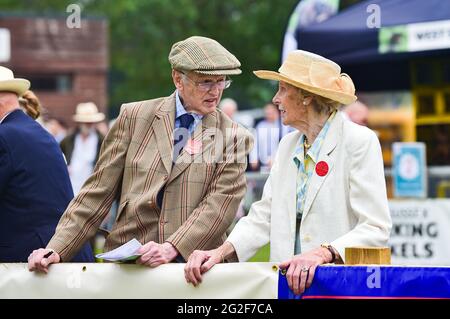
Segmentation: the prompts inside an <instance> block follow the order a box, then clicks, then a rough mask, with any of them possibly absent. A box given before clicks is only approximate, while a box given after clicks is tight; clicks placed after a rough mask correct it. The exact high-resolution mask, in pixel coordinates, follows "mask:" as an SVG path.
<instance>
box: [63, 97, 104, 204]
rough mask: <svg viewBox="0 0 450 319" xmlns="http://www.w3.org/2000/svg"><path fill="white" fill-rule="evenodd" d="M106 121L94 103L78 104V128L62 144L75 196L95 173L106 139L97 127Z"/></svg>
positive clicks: (74, 117)
mask: <svg viewBox="0 0 450 319" xmlns="http://www.w3.org/2000/svg"><path fill="white" fill-rule="evenodd" d="M104 119H105V115H104V114H103V113H101V112H99V111H98V108H97V106H96V105H95V104H94V103H93V102H87V103H80V104H78V105H77V107H76V111H75V115H74V116H73V120H74V121H75V123H77V127H76V129H75V131H74V132H72V133H71V134H69V135H67V136H66V137H65V138H64V139H63V140H62V141H61V143H60V146H61V150H62V151H63V153H64V156H65V157H66V160H67V165H68V167H69V173H70V180H71V182H72V188H73V192H74V193H75V195H77V194H78V193H79V191H80V189H81V187H82V186H83V184H84V182H85V181H86V180H87V179H88V178H89V176H91V174H92V172H93V171H94V166H95V164H96V163H97V160H98V156H99V154H100V148H101V145H102V143H103V139H104V136H103V134H102V133H100V132H99V130H98V129H97V128H96V125H97V124H98V123H100V122H102V121H103V120H104Z"/></svg>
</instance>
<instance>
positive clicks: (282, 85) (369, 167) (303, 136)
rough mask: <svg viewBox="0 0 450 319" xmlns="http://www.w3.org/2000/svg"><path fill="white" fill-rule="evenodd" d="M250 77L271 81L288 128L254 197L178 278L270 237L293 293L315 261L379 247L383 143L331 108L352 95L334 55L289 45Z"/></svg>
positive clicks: (384, 209) (385, 222)
mask: <svg viewBox="0 0 450 319" xmlns="http://www.w3.org/2000/svg"><path fill="white" fill-rule="evenodd" d="M255 74H256V76H258V77H260V78H262V79H268V80H275V81H279V87H278V92H277V93H276V95H275V96H274V98H273V103H274V104H275V105H277V106H278V108H279V109H280V111H281V116H282V120H283V124H285V125H289V126H292V127H294V128H295V129H296V131H295V132H292V133H290V134H288V135H286V136H285V137H284V138H283V139H282V140H281V142H280V145H279V148H278V152H277V155H276V157H275V160H274V163H273V166H272V169H271V172H270V176H269V178H268V180H267V182H266V184H265V187H264V192H263V195H262V199H261V200H260V201H258V202H256V203H254V204H253V205H252V207H251V208H250V212H249V214H248V215H247V216H246V217H243V218H242V219H241V220H240V221H239V222H238V223H237V225H236V227H235V228H234V229H233V231H232V232H231V234H230V236H229V237H228V239H227V241H226V242H225V243H224V244H223V245H222V246H221V247H219V248H217V249H215V250H209V251H195V252H194V253H193V254H192V255H191V257H190V258H189V260H188V263H187V264H186V267H185V277H186V279H187V281H188V282H191V283H193V284H194V285H197V284H198V283H199V282H200V281H201V277H202V273H204V272H206V271H207V270H209V269H210V268H211V267H212V266H213V265H214V264H216V263H219V262H222V261H223V260H224V259H226V258H231V259H235V260H236V259H237V260H239V261H246V260H248V259H249V258H251V257H252V256H253V255H254V254H255V253H256V251H257V250H258V249H259V248H260V247H262V246H264V245H266V244H267V243H269V242H270V260H271V261H273V262H281V263H280V265H279V266H280V268H281V269H287V273H286V277H287V281H288V284H289V287H290V288H291V289H292V290H293V292H294V293H295V294H301V293H303V292H304V291H305V289H306V288H307V287H309V286H310V285H311V283H312V280H313V278H314V273H315V270H316V267H317V266H318V265H321V264H325V263H342V262H344V261H345V248H346V247H351V246H385V245H387V241H388V239H389V233H390V229H391V226H392V222H391V218H390V213H389V208H388V202H387V195H386V184H385V183H386V182H385V179H384V169H383V159H382V155H381V147H380V143H379V141H378V139H377V136H376V135H375V133H374V132H373V131H371V130H370V129H368V128H367V127H363V126H360V125H357V124H355V123H353V122H351V121H345V120H343V117H342V114H341V112H340V111H338V108H340V107H341V106H342V105H345V104H349V103H352V102H354V101H355V100H356V96H355V87H354V85H353V82H352V80H351V78H350V77H349V76H348V75H347V74H344V73H341V68H340V67H339V65H337V64H336V63H334V62H333V61H330V60H328V59H325V58H324V57H321V56H319V55H316V54H313V53H310V52H306V51H301V50H297V51H293V52H291V53H290V54H289V55H288V57H287V59H286V60H285V62H284V63H283V65H282V66H281V68H280V69H279V72H273V71H255Z"/></svg>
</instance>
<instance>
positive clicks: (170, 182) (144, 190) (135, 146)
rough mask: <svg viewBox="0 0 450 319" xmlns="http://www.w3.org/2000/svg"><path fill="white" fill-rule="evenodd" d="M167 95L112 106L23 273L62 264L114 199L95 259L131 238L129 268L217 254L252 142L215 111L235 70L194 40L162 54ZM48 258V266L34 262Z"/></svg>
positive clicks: (215, 47) (216, 47)
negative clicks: (68, 196) (111, 116)
mask: <svg viewBox="0 0 450 319" xmlns="http://www.w3.org/2000/svg"><path fill="white" fill-rule="evenodd" d="M169 62H170V63H171V65H172V79H173V83H174V85H175V87H176V90H175V92H174V93H173V94H172V95H170V96H168V97H162V98H157V99H153V100H146V101H140V102H134V103H128V104H125V105H123V106H122V108H121V111H120V115H119V116H118V118H117V120H116V121H115V122H114V125H113V126H112V128H111V130H110V131H109V133H108V135H107V136H106V137H105V140H104V142H103V145H102V150H101V152H100V158H99V161H98V163H97V165H96V167H95V171H94V173H93V175H92V176H91V177H90V178H89V179H88V180H87V182H86V184H85V185H84V187H83V188H82V189H81V192H80V193H79V194H78V196H77V197H75V199H74V200H73V201H72V202H71V203H70V205H69V207H68V208H67V210H66V212H65V213H64V215H63V217H62V219H61V222H60V223H59V225H58V228H57V230H56V234H55V236H53V238H52V240H51V241H50V243H49V244H48V245H47V248H45V249H39V250H36V251H34V252H33V254H32V255H31V256H30V261H29V268H30V270H38V271H45V270H47V269H48V265H49V264H51V263H57V262H60V261H61V260H62V261H66V260H68V259H69V258H70V257H71V256H73V254H75V253H76V252H77V251H78V249H79V248H80V247H81V245H82V244H83V243H84V242H85V241H86V240H88V239H89V238H90V237H91V236H93V235H94V234H95V232H96V230H97V228H98V227H99V224H100V223H101V221H102V220H103V218H104V216H105V215H106V214H107V213H108V211H109V208H110V206H111V203H112V202H113V200H114V199H115V198H119V208H118V213H117V217H116V222H115V224H114V226H113V228H112V230H111V233H110V234H109V235H108V236H107V238H106V242H105V250H106V251H109V250H111V249H114V248H117V247H119V246H120V245H122V244H124V243H126V242H128V241H129V240H131V239H133V238H136V239H137V240H139V242H140V243H142V244H144V245H143V247H142V248H141V249H140V251H139V252H138V253H140V254H141V257H140V258H139V259H138V260H137V263H139V264H142V265H146V266H150V267H156V266H158V265H161V264H164V263H168V262H172V261H183V260H187V258H188V257H189V255H190V254H191V253H192V252H193V251H194V250H195V249H212V248H217V247H219V246H220V245H221V244H222V243H223V242H224V240H225V238H226V235H225V232H226V230H227V228H228V227H229V225H230V224H231V223H232V221H233V219H234V216H235V214H236V210H237V208H238V206H239V203H240V201H241V199H242V198H243V196H244V194H245V191H246V179H245V174H244V172H245V169H246V166H247V161H246V156H247V154H248V152H249V150H250V148H251V146H252V143H253V141H252V135H251V133H250V132H248V131H247V130H246V129H244V128H242V127H241V126H239V125H238V124H237V123H235V122H233V121H231V120H230V119H229V118H228V116H225V115H224V114H223V113H222V112H221V111H220V110H219V109H217V105H218V104H219V102H220V99H221V97H222V93H223V90H224V89H226V88H227V87H229V85H230V83H231V81H230V80H229V79H227V76H229V75H234V74H240V73H241V70H240V69H239V67H240V62H239V61H238V60H237V59H236V57H235V56H234V55H233V54H231V53H230V52H229V51H228V50H226V49H225V48H224V47H223V46H222V45H221V44H219V43H218V42H217V41H215V40H213V39H209V38H205V37H199V36H194V37H190V38H187V39H185V40H183V41H180V42H177V43H175V44H174V45H173V46H172V49H171V51H170V54H169ZM50 250H53V251H54V252H55V253H54V254H53V255H51V256H50V257H49V258H44V255H45V254H47V253H49V251H50Z"/></svg>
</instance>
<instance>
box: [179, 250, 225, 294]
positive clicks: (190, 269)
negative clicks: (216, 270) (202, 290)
mask: <svg viewBox="0 0 450 319" xmlns="http://www.w3.org/2000/svg"><path fill="white" fill-rule="evenodd" d="M221 262H223V255H222V252H221V251H220V250H219V248H218V249H213V250H194V252H193V253H192V254H191V255H190V256H189V259H188V262H187V263H186V266H185V267H184V277H185V278H186V281H187V282H188V283H192V284H193V285H194V286H197V285H199V284H200V283H201V282H202V274H204V273H205V272H207V271H208V270H210V269H211V268H212V267H213V266H214V265H215V264H218V263H221Z"/></svg>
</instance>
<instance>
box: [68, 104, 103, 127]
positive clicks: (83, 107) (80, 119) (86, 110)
mask: <svg viewBox="0 0 450 319" xmlns="http://www.w3.org/2000/svg"><path fill="white" fill-rule="evenodd" d="M104 119H105V114H103V113H101V112H99V111H98V108H97V105H95V104H94V103H93V102H87V103H80V104H78V105H77V109H76V112H75V115H74V116H73V120H74V121H75V122H77V123H97V122H101V121H103V120H104Z"/></svg>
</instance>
